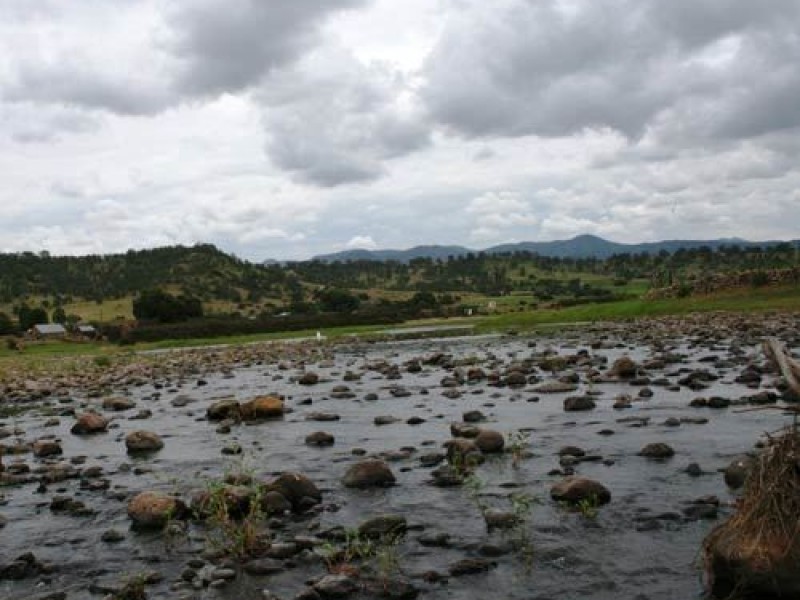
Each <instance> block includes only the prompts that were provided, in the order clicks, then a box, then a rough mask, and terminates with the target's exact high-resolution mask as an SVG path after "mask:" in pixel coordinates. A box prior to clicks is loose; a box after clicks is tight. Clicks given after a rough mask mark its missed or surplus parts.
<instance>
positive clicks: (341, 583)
mask: <svg viewBox="0 0 800 600" xmlns="http://www.w3.org/2000/svg"><path fill="white" fill-rule="evenodd" d="M314 590H315V591H316V592H317V593H318V594H319V595H320V596H322V597H323V598H345V597H347V596H349V595H351V594H353V593H355V592H356V591H357V590H358V584H357V583H356V581H355V580H354V579H353V578H352V577H350V576H348V575H325V576H324V577H322V578H321V579H320V580H319V581H317V582H316V583H315V584H314Z"/></svg>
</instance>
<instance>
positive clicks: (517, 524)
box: [509, 492, 537, 572]
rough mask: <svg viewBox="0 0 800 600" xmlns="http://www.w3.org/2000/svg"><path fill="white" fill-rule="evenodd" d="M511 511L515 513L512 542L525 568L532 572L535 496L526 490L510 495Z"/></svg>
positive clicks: (511, 532)
mask: <svg viewBox="0 0 800 600" xmlns="http://www.w3.org/2000/svg"><path fill="white" fill-rule="evenodd" d="M509 500H510V502H511V512H513V513H514V527H513V528H512V529H511V531H510V534H511V544H512V545H513V546H514V549H515V551H516V552H517V553H518V554H519V555H520V557H521V558H522V562H523V564H524V565H525V570H526V571H527V572H530V570H531V569H532V568H533V557H534V547H533V539H532V538H531V528H530V522H531V514H532V513H533V507H534V506H535V505H536V504H537V500H536V497H535V496H532V495H530V494H526V493H524V492H519V493H514V494H511V496H509Z"/></svg>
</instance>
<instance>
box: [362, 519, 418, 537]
mask: <svg viewBox="0 0 800 600" xmlns="http://www.w3.org/2000/svg"><path fill="white" fill-rule="evenodd" d="M406 529H408V523H407V522H406V518H405V517H404V516H402V515H392V514H387V515H379V516H377V517H372V518H370V519H367V520H366V521H364V522H363V523H361V524H360V525H359V526H358V533H359V535H362V536H365V537H369V538H382V537H386V536H398V535H402V534H404V533H405V532H406Z"/></svg>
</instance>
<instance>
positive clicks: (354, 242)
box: [344, 235, 378, 250]
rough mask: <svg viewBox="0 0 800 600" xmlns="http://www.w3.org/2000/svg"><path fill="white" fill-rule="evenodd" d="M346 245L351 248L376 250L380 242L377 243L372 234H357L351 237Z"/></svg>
mask: <svg viewBox="0 0 800 600" xmlns="http://www.w3.org/2000/svg"><path fill="white" fill-rule="evenodd" d="M344 247H345V248H351V249H353V248H355V249H359V250H361V249H363V250H375V249H376V248H377V247H378V244H376V243H375V240H373V239H372V236H371V235H356V236H353V237H352V238H350V240H349V241H348V242H347V243H346V244H345V245H344Z"/></svg>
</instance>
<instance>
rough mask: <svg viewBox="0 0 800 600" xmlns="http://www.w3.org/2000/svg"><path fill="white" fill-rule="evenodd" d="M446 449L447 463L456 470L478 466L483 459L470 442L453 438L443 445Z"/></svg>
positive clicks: (473, 443) (478, 450) (476, 447)
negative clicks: (456, 468)
mask: <svg viewBox="0 0 800 600" xmlns="http://www.w3.org/2000/svg"><path fill="white" fill-rule="evenodd" d="M444 447H445V448H446V449H447V462H449V463H450V464H451V465H454V466H456V467H458V468H462V467H471V466H474V465H479V464H481V463H482V462H483V460H484V458H483V455H482V454H481V451H480V449H479V448H478V446H477V445H476V444H475V442H474V441H472V440H466V439H463V438H455V439H453V440H448V441H446V442H445V443H444Z"/></svg>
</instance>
